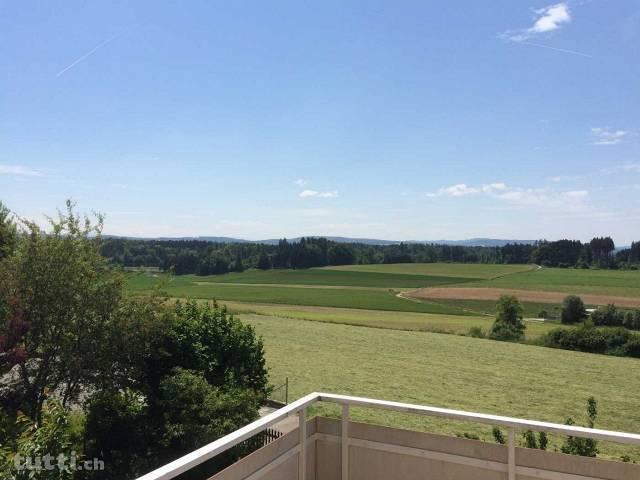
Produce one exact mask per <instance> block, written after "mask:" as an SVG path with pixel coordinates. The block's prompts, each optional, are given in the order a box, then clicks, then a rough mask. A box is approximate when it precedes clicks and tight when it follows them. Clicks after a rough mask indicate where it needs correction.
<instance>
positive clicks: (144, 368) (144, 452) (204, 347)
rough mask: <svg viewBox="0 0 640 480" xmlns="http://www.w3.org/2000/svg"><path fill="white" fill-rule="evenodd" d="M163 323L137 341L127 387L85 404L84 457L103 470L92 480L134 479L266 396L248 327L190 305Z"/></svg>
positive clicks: (227, 425) (211, 308)
mask: <svg viewBox="0 0 640 480" xmlns="http://www.w3.org/2000/svg"><path fill="white" fill-rule="evenodd" d="M162 320H163V321H162V322H160V323H161V326H160V327H156V328H155V329H152V330H150V331H147V332H146V333H145V334H144V335H142V336H141V337H140V338H139V342H141V343H143V346H142V347H139V348H136V349H134V352H133V353H132V355H131V357H130V359H129V362H130V363H132V364H134V367H133V368H131V369H130V370H129V371H128V375H129V376H130V377H131V381H130V382H129V388H128V389H126V390H123V389H122V388H114V389H111V390H103V391H102V392H101V393H100V394H99V395H97V396H96V397H95V398H94V399H92V401H91V402H90V404H89V407H88V417H87V427H86V438H87V445H88V447H87V448H88V450H87V452H88V454H90V455H96V456H100V458H104V459H105V465H106V470H105V471H104V472H102V473H99V474H96V475H94V478H96V479H105V480H107V479H111V478H133V477H135V476H137V475H140V474H142V473H144V472H145V471H147V470H151V469H153V468H156V467H158V466H160V465H161V464H162V463H165V462H164V461H163V460H164V459H167V458H176V457H178V456H180V455H183V454H186V453H188V452H189V451H191V450H194V449H195V448H197V447H199V446H202V445H203V444H206V443H209V442H211V441H213V440H215V439H217V438H219V437H220V436H222V435H225V434H227V433H229V432H231V431H233V430H236V429H238V428H240V427H241V426H243V425H245V424H247V423H249V422H250V421H252V420H254V419H255V418H256V416H257V414H258V408H259V406H260V405H261V403H262V401H263V400H264V399H265V397H266V394H267V392H268V386H267V382H268V378H267V370H266V367H265V360H264V348H263V345H262V340H261V339H260V338H258V337H257V336H256V334H255V331H254V329H253V327H251V326H250V325H245V324H243V323H242V322H240V321H239V320H237V319H235V318H234V317H233V316H232V315H229V314H228V313H227V312H226V309H225V308H224V307H219V306H218V305H217V304H216V303H212V304H198V303H196V302H195V301H187V302H177V303H176V305H175V306H174V307H173V309H172V310H171V311H170V315H169V316H168V317H162ZM154 324H155V322H154ZM144 325H148V323H146V322H145V323H143V326H144ZM138 363H139V364H138ZM132 431H133V432H135V433H131V432H132ZM206 476H207V475H205V474H203V475H202V477H203V478H204V477H206Z"/></svg>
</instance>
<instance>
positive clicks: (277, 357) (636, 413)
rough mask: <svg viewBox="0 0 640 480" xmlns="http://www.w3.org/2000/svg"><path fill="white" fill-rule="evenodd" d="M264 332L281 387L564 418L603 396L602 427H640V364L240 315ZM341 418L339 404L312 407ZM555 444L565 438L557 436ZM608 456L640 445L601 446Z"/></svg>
mask: <svg viewBox="0 0 640 480" xmlns="http://www.w3.org/2000/svg"><path fill="white" fill-rule="evenodd" d="M241 318H242V319H243V320H244V321H246V322H249V323H251V324H252V325H254V326H255V328H256V330H257V332H258V333H259V334H260V335H262V336H263V338H264V342H265V350H266V356H267V363H268V366H269V368H270V374H271V378H272V381H273V383H274V384H280V383H281V382H282V380H284V377H289V385H290V392H291V398H293V399H295V398H298V397H301V396H302V395H304V394H307V393H309V392H312V391H326V392H335V393H344V394H353V395H361V396H368V397H373V398H380V399H387V400H396V401H402V402H409V403H418V404H424V405H434V406H440V407H450V408H458V409H463V410H468V411H475V412H485V413H494V414H500V415H509V416H515V417H523V418H529V419H536V420H546V421H552V422H560V423H563V422H564V421H565V420H566V418H567V417H568V416H570V415H571V416H573V417H574V418H575V419H576V420H577V421H578V422H579V423H580V422H583V421H584V411H585V404H586V399H587V398H588V397H589V396H590V395H593V396H595V398H596V399H597V401H598V406H599V411H600V415H599V417H598V420H597V422H596V426H597V427H600V428H607V429H614V430H624V431H629V432H638V431H640V397H639V396H638V395H637V392H638V391H640V368H639V367H640V361H639V360H637V359H632V358H618V357H609V356H604V355H592V354H586V353H579V352H570V351H564V350H555V349H548V348H543V347H535V346H529V345H522V344H512V343H503V342H496V341H491V340H482V339H475V338H470V337H463V336H457V335H443V334H437V333H428V332H407V331H398V330H381V329H375V328H362V327H356V326H349V325H337V324H331V323H321V322H306V321H301V320H295V319H286V318H278V317H268V316H264V315H251V314H246V315H241ZM314 411H315V412H316V413H322V414H336V413H337V409H335V408H333V406H322V407H320V408H318V409H314ZM352 415H353V417H354V418H355V419H356V420H360V421H369V422H373V423H379V424H386V425H398V426H402V427H405V428H411V429H418V430H429V431H436V432H442V433H448V434H456V433H463V432H468V433H475V434H478V435H480V437H481V438H483V439H487V440H489V439H491V438H492V437H491V429H490V427H488V426H481V425H475V424H470V423H459V422H450V421H445V420H440V419H432V418H425V417H419V416H412V415H408V414H395V413H391V412H383V411H376V410H363V409H357V408H354V409H353V412H352ZM551 440H552V445H551V446H552V449H553V447H555V446H557V442H558V439H555V438H553V437H552V438H551ZM601 451H602V454H603V455H602V456H605V457H614V458H618V457H619V456H620V455H621V454H623V453H626V454H629V455H631V457H632V459H634V460H636V461H640V449H639V448H635V449H632V448H629V447H625V446H620V445H617V444H602V445H601Z"/></svg>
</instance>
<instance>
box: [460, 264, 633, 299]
mask: <svg viewBox="0 0 640 480" xmlns="http://www.w3.org/2000/svg"><path fill="white" fill-rule="evenodd" d="M464 286H465V287H491V288H515V289H525V290H542V291H549V292H562V293H576V292H580V293H593V294H600V295H614V296H622V297H640V271H638V270H595V269H588V270H586V269H585V270H582V269H573V268H541V269H539V270H533V271H529V272H522V273H518V274H517V275H508V276H506V277H500V278H494V279H489V280H482V281H476V282H473V283H466V284H465V285H464Z"/></svg>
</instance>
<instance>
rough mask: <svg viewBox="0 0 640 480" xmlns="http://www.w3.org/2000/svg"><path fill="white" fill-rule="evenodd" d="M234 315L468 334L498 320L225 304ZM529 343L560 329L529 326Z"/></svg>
mask: <svg viewBox="0 0 640 480" xmlns="http://www.w3.org/2000/svg"><path fill="white" fill-rule="evenodd" d="M221 303H223V304H225V305H226V306H227V308H228V309H229V311H230V312H231V313H239V314H242V313H254V314H258V315H268V316H278V317H282V318H291V319H297V320H308V321H315V322H327V323H340V324H345V325H354V326H361V327H372V328H386V329H391V330H413V331H424V332H441V333H451V334H458V335H462V334H467V333H468V332H469V329H470V328H472V327H479V328H481V329H483V330H485V331H488V330H489V328H491V325H492V324H493V321H494V318H493V317H489V316H481V315H477V316H472V315H469V316H461V315H442V314H430V313H413V312H386V311H380V310H365V309H361V310H360V309H353V308H331V307H310V306H300V305H274V304H250V303H240V302H228V301H223V302H221ZM526 324H527V331H526V337H527V339H534V338H537V337H539V336H540V335H543V334H544V333H546V332H548V331H549V330H550V329H552V328H555V327H557V325H556V324H553V323H541V322H526Z"/></svg>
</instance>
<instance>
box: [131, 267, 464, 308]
mask: <svg viewBox="0 0 640 480" xmlns="http://www.w3.org/2000/svg"><path fill="white" fill-rule="evenodd" d="M129 288H130V290H131V291H132V292H133V293H135V292H140V293H148V292H149V291H152V290H153V289H154V288H160V291H161V292H162V293H163V294H165V295H166V296H169V297H178V298H187V297H190V298H199V299H212V300H213V299H215V300H221V301H224V300H229V301H234V302H245V303H276V304H287V305H310V306H318V307H341V308H359V309H370V310H392V311H400V312H422V313H436V314H445V315H463V316H467V315H472V314H471V313H469V312H465V311H464V310H462V309H460V308H455V307H448V306H446V305H440V304H437V303H430V302H418V301H411V300H407V299H404V298H398V297H397V293H398V292H397V291H396V290H393V289H389V290H384V289H378V288H376V289H366V288H356V287H351V288H323V287H304V288H300V287H295V286H278V285H272V286H271V285H256V286H251V285H234V284H221V283H211V282H206V281H204V280H201V279H198V277H195V278H194V277H193V276H190V275H184V276H180V277H170V278H166V279H164V278H162V277H157V278H156V277H150V276H147V275H144V274H142V275H136V276H135V277H130V279H129Z"/></svg>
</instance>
